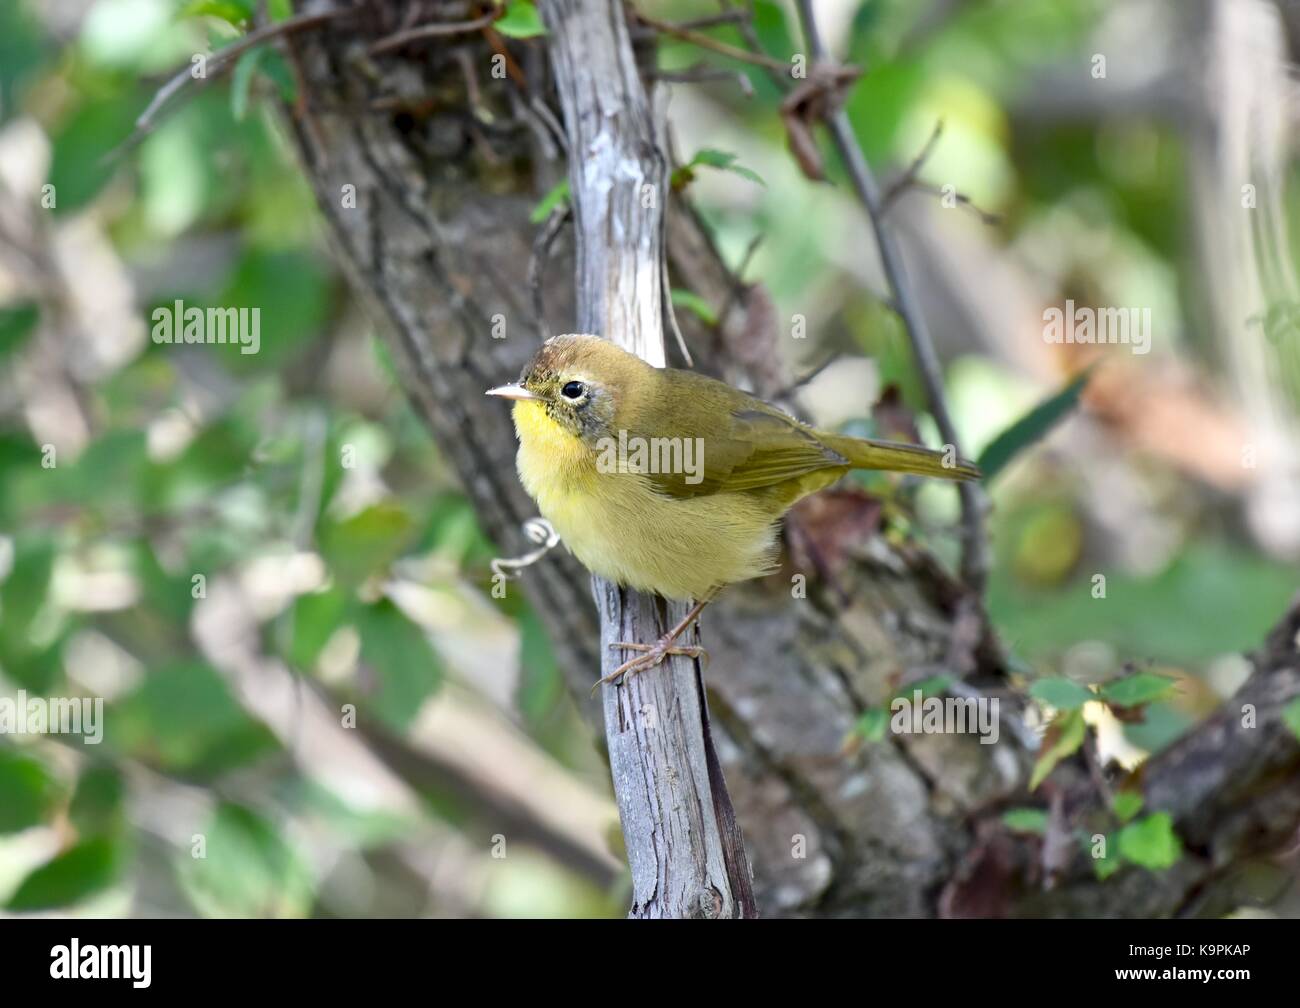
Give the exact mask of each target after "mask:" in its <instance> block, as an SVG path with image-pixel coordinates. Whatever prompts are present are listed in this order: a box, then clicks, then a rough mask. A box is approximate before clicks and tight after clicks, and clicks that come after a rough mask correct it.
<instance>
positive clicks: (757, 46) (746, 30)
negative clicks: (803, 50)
mask: <svg viewBox="0 0 1300 1008" xmlns="http://www.w3.org/2000/svg"><path fill="white" fill-rule="evenodd" d="M718 2H719V3H720V4H721V5H722V6H723V7H724V8H725V9H726V10H728V11H730V10H734V8H733V7H732V6H731V0H718ZM745 13H746V14H748V15H749V16H748V17H746V18H745V19H744V20H742V21H739V22H737V24H736V30H737V31H738V32H740V37H741V38H743V39H744V40H745V45H747V46H749V48H750V51H751V52H756V53H761V54H763V55H767V54H766V53H764V52H763V43H762V42H761V41H760V40H759V37H758V31H757V30H756V29H755V28H754V0H748V6H747V7H746V9H745ZM763 71H764V72H765V73H766V74H767V77H768V80H770V81H771V82H772V83H773V84H774V85H776V89H777V90H778V91H784V90H785V87H786V85H787V84H788V83H789V82H790V70H789V68H788V67H786V68H783V69H782V70H780V71H778V70H774V69H773V68H772V67H764V68H763Z"/></svg>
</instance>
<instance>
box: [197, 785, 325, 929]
mask: <svg viewBox="0 0 1300 1008" xmlns="http://www.w3.org/2000/svg"><path fill="white" fill-rule="evenodd" d="M197 843H198V844H199V845H200V846H198V848H197V849H196V848H193V847H192V848H190V849H188V850H183V851H182V852H181V853H180V854H179V855H178V861H177V874H178V875H179V877H180V880H181V885H182V887H183V888H184V889H185V892H186V894H187V895H188V896H189V897H190V899H191V900H192V901H193V903H194V905H195V907H196V908H197V909H198V911H199V912H200V913H202V914H203V915H204V916H205V917H257V918H287V917H303V916H306V914H307V912H308V911H309V910H310V908H311V901H312V893H313V889H314V883H313V880H312V877H311V872H310V870H309V869H308V867H307V864H306V862H305V861H304V860H303V859H302V857H301V856H300V855H299V854H298V853H297V851H295V850H294V849H293V848H292V847H290V845H289V843H288V842H287V841H286V840H285V839H283V838H282V837H281V835H280V831H279V830H278V829H277V828H276V827H275V826H274V825H273V824H272V823H269V822H267V821H266V820H265V819H264V818H263V817H262V816H260V815H259V814H258V813H256V812H254V811H252V810H251V809H247V808H244V807H243V806H241V805H235V804H232V803H229V802H223V803H222V804H221V805H220V806H219V807H218V808H217V811H216V814H215V815H214V816H213V818H212V820H211V821H210V822H209V823H208V824H207V826H206V827H205V828H204V829H203V831H202V832H201V833H200V836H199V840H198V841H197ZM196 853H199V854H201V855H202V856H201V857H200V856H194V855H195V854H196Z"/></svg>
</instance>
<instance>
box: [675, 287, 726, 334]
mask: <svg viewBox="0 0 1300 1008" xmlns="http://www.w3.org/2000/svg"><path fill="white" fill-rule="evenodd" d="M672 299H673V304H674V305H676V306H677V307H678V308H686V309H689V310H690V311H692V312H694V313H695V314H696V315H698V316H699V317H700V319H701V320H702V321H703V322H704V323H705V324H706V325H711V326H715V325H717V324H718V316H717V313H716V312H714V310H713V309H712V308H711V307H710V306H709V302H707V301H705V300H704V298H702V297H700V296H699V295H698V294H696V293H695V292H694V291H688V290H680V289H678V288H673V292H672Z"/></svg>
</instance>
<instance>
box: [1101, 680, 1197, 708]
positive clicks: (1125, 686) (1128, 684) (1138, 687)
mask: <svg viewBox="0 0 1300 1008" xmlns="http://www.w3.org/2000/svg"><path fill="white" fill-rule="evenodd" d="M1177 681H1178V680H1176V679H1174V678H1172V677H1171V676H1167V675H1160V674H1159V673H1157V672H1138V673H1137V674H1136V675H1131V676H1125V677H1124V678H1123V679H1113V680H1111V681H1110V682H1108V683H1106V684H1105V685H1104V686H1102V688H1101V695H1102V698H1103V699H1104V700H1106V701H1107V702H1108V703H1113V704H1116V705H1118V706H1120V707H1136V706H1138V705H1139V704H1144V703H1151V701H1153V700H1159V699H1161V698H1163V697H1165V696H1167V695H1168V694H1169V692H1170V691H1171V690H1172V689H1173V688H1174V684H1175V683H1176V682H1177Z"/></svg>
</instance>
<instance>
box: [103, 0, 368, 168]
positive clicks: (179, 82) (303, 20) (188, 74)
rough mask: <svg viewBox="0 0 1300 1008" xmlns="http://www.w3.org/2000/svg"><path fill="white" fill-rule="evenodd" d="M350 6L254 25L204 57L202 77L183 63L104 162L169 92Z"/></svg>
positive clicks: (148, 124) (203, 80)
mask: <svg viewBox="0 0 1300 1008" xmlns="http://www.w3.org/2000/svg"><path fill="white" fill-rule="evenodd" d="M354 13H356V11H355V10H354V9H353V8H350V7H347V8H342V9H340V10H327V11H317V12H315V13H312V14H296V15H294V16H293V17H291V18H286V19H285V20H284V21H277V22H276V23H274V24H268V25H262V26H261V27H260V28H255V29H254V30H253V31H251V32H249V33H248V34H247V35H245V36H244V37H243V38H241V39H237V40H235V41H234V42H232V43H230V45H228V46H226V47H225V48H223V49H218V50H217V51H216V52H214V53H213V54H212V55H211V56H210V57H209V59H208V67H207V72H206V73H205V74H204V76H202V77H195V76H194V74H193V66H186V67H184V68H183V69H181V70H178V71H177V72H176V73H175V74H173V75H172V76H171V78H170V79H169V80H168V81H167V83H166V84H164V85H163V86H162V87H160V88H159V89H158V91H157V93H155V94H154V96H153V98H152V99H150V101H149V104H148V105H146V106H145V109H144V111H143V112H141V113H140V115H139V117H138V118H137V119H136V121H135V128H134V129H133V130H132V131H131V135H130V136H128V137H127V138H126V139H125V140H123V141H122V142H121V143H120V144H118V145H117V146H116V147H114V148H113V149H112V150H111V151H109V152H108V153H107V154H105V155H104V162H105V163H108V162H111V161H113V160H114V159H116V158H118V157H120V156H122V155H123V154H125V153H126V152H127V151H129V150H131V149H132V148H133V147H135V146H136V145H137V144H138V143H139V142H140V141H141V140H143V139H144V138H145V137H146V136H148V135H149V134H150V133H151V132H152V131H153V128H154V126H155V125H156V123H155V122H154V119H155V118H156V117H157V115H158V113H159V112H160V111H161V110H162V108H163V106H164V105H166V104H167V102H168V101H170V100H171V98H172V96H173V95H176V94H178V93H179V92H180V91H181V90H182V89H184V88H185V87H186V85H188V84H190V83H191V82H195V85H194V86H195V87H203V86H204V85H205V84H207V83H209V82H210V81H212V80H214V79H216V78H217V77H218V76H220V75H221V73H222V72H223V71H224V70H225V69H226V67H227V66H229V65H230V63H231V62H232V61H233V60H234V59H235V57H236V56H239V55H241V54H242V53H245V52H247V51H248V50H249V49H252V48H253V47H254V46H257V45H261V44H262V43H263V42H266V41H268V40H270V39H273V38H276V37H278V36H280V35H288V34H291V33H292V32H297V31H302V30H303V29H304V28H313V27H315V26H316V25H319V24H324V23H325V22H326V21H332V20H334V19H335V18H338V17H345V16H347V15H349V14H354Z"/></svg>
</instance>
